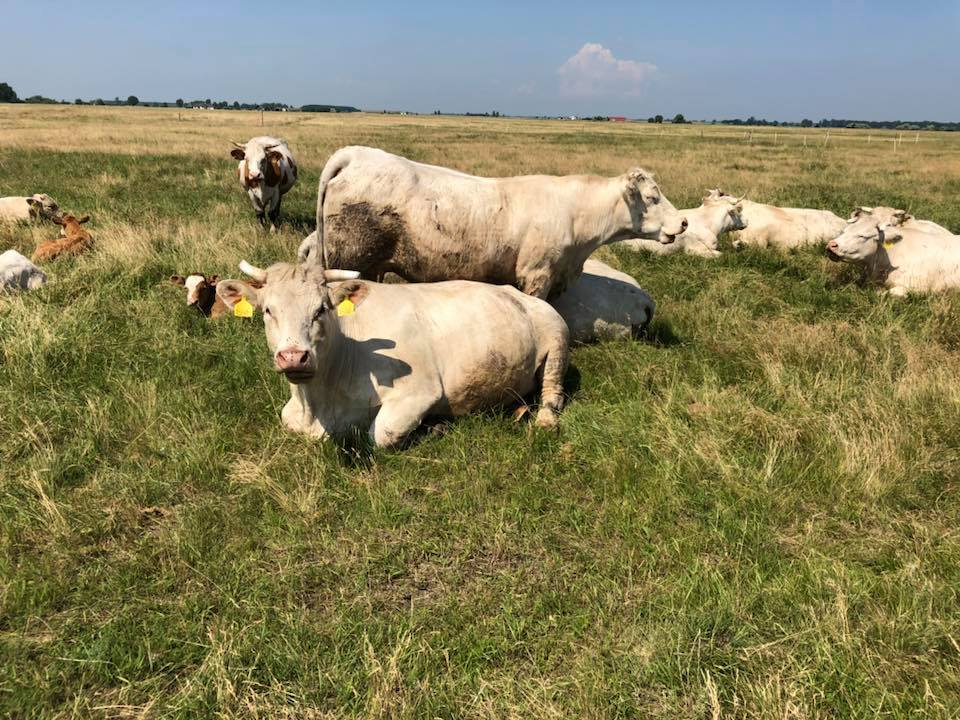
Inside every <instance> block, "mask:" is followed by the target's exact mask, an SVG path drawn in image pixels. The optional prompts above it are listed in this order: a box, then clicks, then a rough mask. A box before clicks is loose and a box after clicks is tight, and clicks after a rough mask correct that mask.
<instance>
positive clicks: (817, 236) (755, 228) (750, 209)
mask: <svg viewBox="0 0 960 720" xmlns="http://www.w3.org/2000/svg"><path fill="white" fill-rule="evenodd" d="M709 197H731V196H730V195H727V194H726V193H724V192H723V191H722V190H720V189H719V188H718V189H716V190H711V191H710V195H709ZM740 203H741V205H742V206H743V210H742V211H741V213H740V217H741V218H742V219H743V223H744V225H746V227H745V228H744V229H743V230H740V231H739V232H736V233H734V240H733V246H734V247H736V248H740V247H743V246H745V245H754V246H756V247H762V248H767V247H771V248H777V249H779V250H788V249H791V248H797V247H804V246H806V245H820V244H823V243H825V242H827V241H828V240H832V239H833V238H835V237H836V236H837V235H839V234H840V233H842V232H843V229H844V227H846V224H847V221H846V220H844V219H843V218H841V217H839V216H838V215H835V214H834V213H832V212H830V211H829V210H813V209H809V208H782V207H776V206H774V205H764V204H763V203H757V202H752V201H750V200H741V201H740Z"/></svg>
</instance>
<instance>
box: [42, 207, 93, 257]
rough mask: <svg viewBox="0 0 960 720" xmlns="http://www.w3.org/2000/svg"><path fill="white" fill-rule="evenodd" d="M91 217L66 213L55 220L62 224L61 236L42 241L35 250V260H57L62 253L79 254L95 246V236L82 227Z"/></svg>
mask: <svg viewBox="0 0 960 720" xmlns="http://www.w3.org/2000/svg"><path fill="white" fill-rule="evenodd" d="M89 219H90V216H89V215H84V216H83V217H81V218H76V217H74V216H73V215H64V216H63V218H62V219H60V220H54V222H55V223H56V224H57V225H59V226H60V234H61V236H62V237H61V238H60V239H58V240H47V241H46V242H43V243H40V244H39V245H38V246H37V249H36V250H34V251H33V261H34V262H46V261H50V260H56V259H57V258H58V257H60V256H61V255H79V254H81V253H84V252H86V251H87V250H89V249H90V248H92V247H93V238H92V237H91V236H90V233H88V232H87V231H86V230H85V229H84V228H82V227H81V225H83V224H84V223H85V222H87V221H88V220H89Z"/></svg>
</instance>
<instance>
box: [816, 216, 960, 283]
mask: <svg viewBox="0 0 960 720" xmlns="http://www.w3.org/2000/svg"><path fill="white" fill-rule="evenodd" d="M901 223H902V224H901ZM909 225H910V223H909V221H908V220H906V218H904V217H903V216H894V217H891V218H886V219H882V218H877V217H874V216H873V215H863V216H861V217H859V218H857V219H855V220H852V221H851V222H850V224H848V225H847V227H846V229H845V230H844V231H843V233H841V234H840V235H839V236H838V237H836V238H834V239H833V240H831V241H830V242H829V243H827V255H828V256H829V257H830V259H831V260H842V261H846V262H850V263H854V264H856V265H859V266H861V268H863V274H864V278H865V279H870V280H875V281H879V282H882V283H883V284H884V285H885V286H886V287H887V288H889V291H890V294H891V295H906V294H907V293H908V292H910V291H915V292H935V291H938V290H946V289H947V288H954V287H960V236H956V235H949V234H946V235H945V234H943V233H940V232H930V231H929V230H926V229H923V228H917V227H915V226H914V227H910V226H909Z"/></svg>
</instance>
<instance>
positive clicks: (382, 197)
mask: <svg viewBox="0 0 960 720" xmlns="http://www.w3.org/2000/svg"><path fill="white" fill-rule="evenodd" d="M686 226H687V223H686V220H684V218H683V216H682V215H680V213H678V212H677V209H676V208H675V207H674V206H673V205H672V204H671V203H670V201H669V200H667V198H666V197H664V196H663V194H662V193H661V192H660V188H659V187H658V186H657V183H656V182H654V180H653V177H652V175H650V173H648V172H646V171H645V170H642V169H641V168H634V169H632V170H630V171H628V172H626V173H624V174H623V175H619V176H617V177H613V178H606V177H597V176H593V175H568V176H564V177H554V176H548V175H529V176H519V177H506V178H486V177H476V176H474V175H467V174H466V173H462V172H458V171H456V170H451V169H449V168H444V167H438V166H436V165H425V164H424V163H418V162H413V161H412V160H408V159H407V158H403V157H399V156H397V155H391V154H390V153H386V152H384V151H383V150H377V149H376V148H369V147H345V148H341V149H340V150H338V151H337V152H335V153H334V154H333V155H332V156H331V157H330V159H329V160H328V161H327V164H326V165H325V166H324V168H323V173H322V174H321V177H320V186H319V192H318V198H317V228H318V231H319V235H320V236H319V239H318V234H317V233H313V234H311V235H310V236H309V237H307V238H306V239H305V240H304V241H303V243H301V245H300V259H301V260H305V259H307V258H310V259H311V261H313V260H315V259H316V253H317V249H318V246H319V244H320V243H321V242H323V243H325V244H326V250H327V252H328V253H329V254H328V257H327V258H324V265H325V266H334V267H350V268H355V269H357V270H359V271H360V272H361V273H362V274H363V276H364V277H380V276H382V275H383V274H384V273H386V272H395V273H397V274H398V275H400V276H401V277H403V278H405V279H406V280H409V281H412V282H433V281H439V280H454V279H461V280H480V281H483V282H489V283H496V284H501V283H503V284H509V285H515V286H516V287H519V288H520V289H521V290H523V291H524V292H525V293H527V294H529V295H534V296H536V297H540V298H546V297H550V296H552V295H558V294H560V293H561V292H563V290H564V289H565V288H566V287H568V286H569V285H570V284H572V283H573V281H574V280H576V279H577V276H578V275H579V274H580V272H581V271H582V268H583V263H584V261H585V260H586V259H587V258H588V257H589V256H590V255H591V254H592V253H593V251H594V250H596V249H597V248H598V247H600V246H601V245H603V244H604V243H609V242H615V241H618V240H623V239H626V238H630V237H646V238H651V239H655V240H656V239H659V240H661V241H662V242H665V243H666V242H672V241H673V239H674V237H675V236H676V235H679V234H680V233H682V232H683V231H684V229H686Z"/></svg>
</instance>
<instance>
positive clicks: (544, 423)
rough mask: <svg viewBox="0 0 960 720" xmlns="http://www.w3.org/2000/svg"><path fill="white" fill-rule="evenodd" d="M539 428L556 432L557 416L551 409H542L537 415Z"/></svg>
mask: <svg viewBox="0 0 960 720" xmlns="http://www.w3.org/2000/svg"><path fill="white" fill-rule="evenodd" d="M537 427H541V428H546V429H547V430H554V429H556V427H557V414H556V413H555V412H554V411H553V410H551V409H550V408H540V411H539V412H538V413H537Z"/></svg>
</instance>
